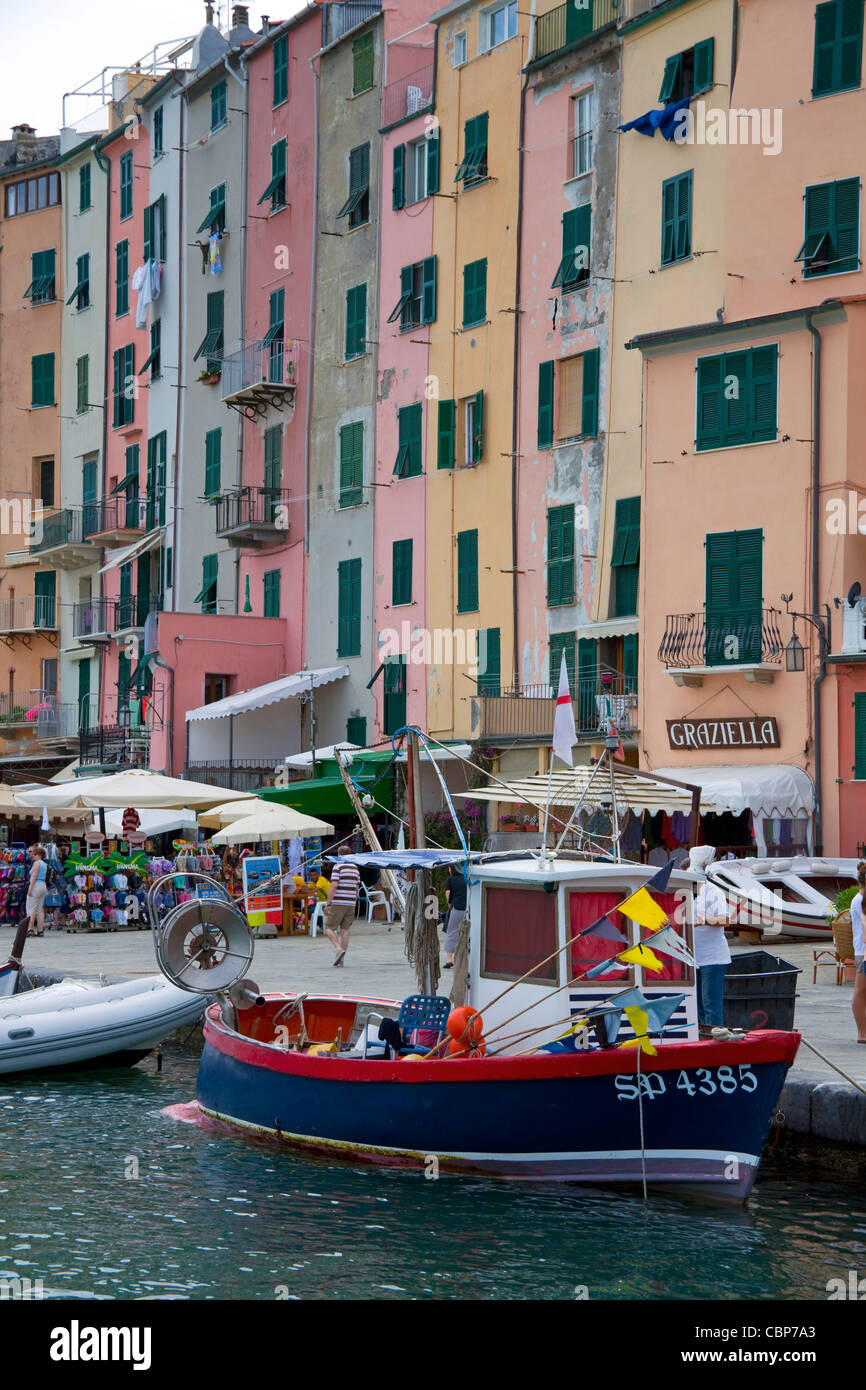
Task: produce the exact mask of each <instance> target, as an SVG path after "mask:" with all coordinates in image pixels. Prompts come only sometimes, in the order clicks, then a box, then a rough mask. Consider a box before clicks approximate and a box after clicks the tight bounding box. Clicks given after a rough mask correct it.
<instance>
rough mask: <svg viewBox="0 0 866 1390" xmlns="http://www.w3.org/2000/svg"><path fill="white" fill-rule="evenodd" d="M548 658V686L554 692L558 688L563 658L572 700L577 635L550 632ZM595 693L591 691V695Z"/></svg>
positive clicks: (573, 633) (573, 694)
mask: <svg viewBox="0 0 866 1390" xmlns="http://www.w3.org/2000/svg"><path fill="white" fill-rule="evenodd" d="M549 647H550V651H549V656H548V666H549V671H548V677H547V679H548V684H549V685H552V686H553V689H554V690H557V689H558V687H559V673H560V671H561V670H562V658H563V656H565V669H566V671H567V673H568V684H569V688H570V690H571V696H572V699H574V696H575V693H576V692H575V680H574V675H575V671H574V662H575V657H576V655H577V633H576V632H552V633H551V634H550V642H549ZM594 693H595V692H594V691H593V694H594Z"/></svg>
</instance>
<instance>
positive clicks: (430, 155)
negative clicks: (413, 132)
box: [427, 130, 439, 197]
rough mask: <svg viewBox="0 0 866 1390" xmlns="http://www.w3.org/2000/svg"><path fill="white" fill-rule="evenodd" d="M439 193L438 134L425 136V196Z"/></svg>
mask: <svg viewBox="0 0 866 1390" xmlns="http://www.w3.org/2000/svg"><path fill="white" fill-rule="evenodd" d="M438 192H439V132H438V130H437V131H434V132H433V133H432V134H430V135H428V136H427V194H428V197H429V195H430V194H431V193H438Z"/></svg>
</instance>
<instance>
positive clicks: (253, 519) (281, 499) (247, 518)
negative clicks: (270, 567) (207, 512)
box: [216, 487, 291, 546]
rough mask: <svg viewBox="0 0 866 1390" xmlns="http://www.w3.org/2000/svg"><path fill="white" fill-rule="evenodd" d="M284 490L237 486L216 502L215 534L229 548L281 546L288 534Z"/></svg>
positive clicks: (287, 515) (287, 502)
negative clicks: (230, 545)
mask: <svg viewBox="0 0 866 1390" xmlns="http://www.w3.org/2000/svg"><path fill="white" fill-rule="evenodd" d="M290 497H291V494H290V492H289V490H288V488H276V487H241V488H237V489H236V490H235V491H233V492H224V493H223V494H222V496H221V497H218V498H217V501H216V533H217V535H218V536H221V537H222V539H223V540H226V541H229V542H230V543H231V544H232V545H247V546H264V545H283V544H284V543H285V542H286V540H287V539H288V535H289V501H290Z"/></svg>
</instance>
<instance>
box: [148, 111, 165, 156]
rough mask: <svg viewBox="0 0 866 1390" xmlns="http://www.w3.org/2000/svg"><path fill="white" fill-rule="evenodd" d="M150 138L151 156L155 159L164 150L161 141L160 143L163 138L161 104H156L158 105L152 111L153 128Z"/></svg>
mask: <svg viewBox="0 0 866 1390" xmlns="http://www.w3.org/2000/svg"><path fill="white" fill-rule="evenodd" d="M151 139H152V143H153V157H154V159H156V158H158V156H159V155H161V154H163V153H164V151H163V143H162V140H163V113H162V107H161V106H158V107H157V108H156V110H155V111H154V113H153V129H152V133H151Z"/></svg>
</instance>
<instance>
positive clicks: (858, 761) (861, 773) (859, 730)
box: [851, 692, 866, 782]
mask: <svg viewBox="0 0 866 1390" xmlns="http://www.w3.org/2000/svg"><path fill="white" fill-rule="evenodd" d="M851 771H852V772H853V773H854V777H855V780H856V781H858V782H860V781H863V780H864V779H866V694H863V693H862V692H857V693H855V695H854V766H853V767H852V769H851Z"/></svg>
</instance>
